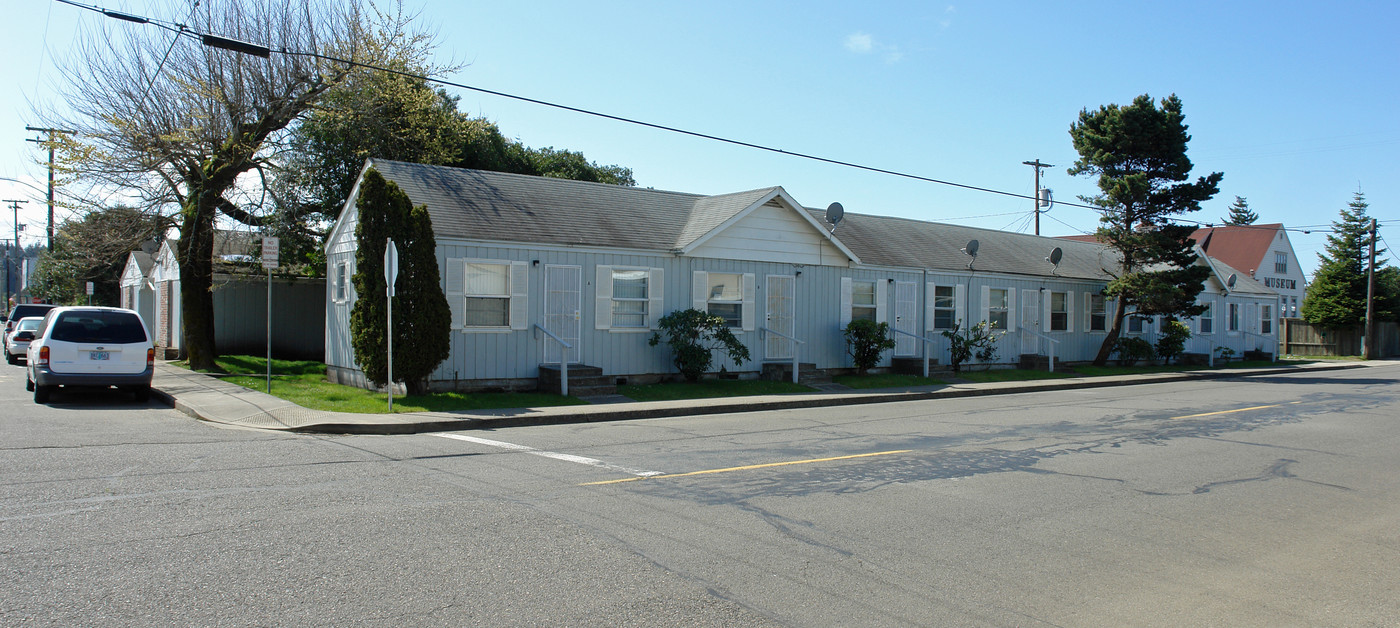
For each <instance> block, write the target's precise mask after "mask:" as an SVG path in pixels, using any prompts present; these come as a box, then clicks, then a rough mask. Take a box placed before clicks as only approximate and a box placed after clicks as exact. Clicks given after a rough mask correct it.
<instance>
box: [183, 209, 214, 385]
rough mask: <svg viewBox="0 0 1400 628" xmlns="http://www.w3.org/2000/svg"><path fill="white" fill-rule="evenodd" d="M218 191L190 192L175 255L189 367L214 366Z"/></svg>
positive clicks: (212, 367)
mask: <svg viewBox="0 0 1400 628" xmlns="http://www.w3.org/2000/svg"><path fill="white" fill-rule="evenodd" d="M218 198H219V197H218V195H217V194H208V193H205V194H199V195H191V197H190V198H189V199H188V200H186V208H185V212H184V213H185V216H184V218H185V219H184V221H183V223H182V224H181V225H180V242H179V246H177V247H176V257H177V258H178V261H179V262H180V315H181V318H182V319H183V320H182V321H181V323H182V328H183V333H182V337H183V339H184V349H185V356H186V357H187V358H188V359H189V364H190V368H191V369H196V370H217V368H218V366H217V365H216V364H215V363H214V358H215V357H216V356H218V353H217V352H216V349H215V346H214V212H215V209H214V208H215V207H216V206H217V203H216V201H217V199H218Z"/></svg>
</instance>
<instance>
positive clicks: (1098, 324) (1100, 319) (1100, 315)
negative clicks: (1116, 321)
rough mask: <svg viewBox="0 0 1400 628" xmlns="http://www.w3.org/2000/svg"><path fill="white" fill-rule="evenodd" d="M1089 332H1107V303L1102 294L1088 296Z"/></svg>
mask: <svg viewBox="0 0 1400 628" xmlns="http://www.w3.org/2000/svg"><path fill="white" fill-rule="evenodd" d="M1089 331H1108V301H1106V300H1105V299H1104V297H1103V295H1102V294H1093V293H1090V294H1089Z"/></svg>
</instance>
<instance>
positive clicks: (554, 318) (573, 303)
mask: <svg viewBox="0 0 1400 628" xmlns="http://www.w3.org/2000/svg"><path fill="white" fill-rule="evenodd" d="M582 276H583V268H582V267H579V266H545V267H544V291H545V298H544V328H545V329H548V330H549V331H550V332H551V333H553V334H554V335H556V336H558V337H560V338H563V339H564V341H565V342H567V343H569V344H570V345H573V347H574V348H573V349H570V350H569V363H570V364H572V363H576V362H581V361H582V359H581V358H580V357H579V346H578V336H579V287H580V284H581V283H582ZM562 349H563V347H561V346H560V345H559V343H557V342H555V341H554V339H553V338H546V339H545V341H544V362H545V364H558V363H559V358H560V352H561V350H562Z"/></svg>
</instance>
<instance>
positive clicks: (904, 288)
mask: <svg viewBox="0 0 1400 628" xmlns="http://www.w3.org/2000/svg"><path fill="white" fill-rule="evenodd" d="M918 301H919V284H917V283H914V282H912V281H897V282H895V284H894V328H895V329H898V330H900V331H902V332H905V333H909V334H913V333H917V332H915V331H914V328H915V327H916V325H915V323H916V322H918V321H917V320H916V319H917V318H918V312H919V310H918V306H919V304H918ZM918 342H919V340H918V339H917V338H915V337H913V336H906V335H904V334H895V335H894V354H895V355H897V356H901V357H908V356H912V355H914V353H915V352H916V351H917V350H918V345H917V344H916V343H918Z"/></svg>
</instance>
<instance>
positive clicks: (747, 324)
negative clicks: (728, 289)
mask: <svg viewBox="0 0 1400 628" xmlns="http://www.w3.org/2000/svg"><path fill="white" fill-rule="evenodd" d="M757 292H758V278H757V277H756V276H754V274H753V273H744V306H743V308H742V309H741V310H740V312H741V313H740V318H741V323H740V325H741V327H742V328H743V330H744V331H753V330H754V319H755V318H756V316H755V314H756V312H755V311H754V309H755V308H754V301H756V300H757V296H756V294H757Z"/></svg>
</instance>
